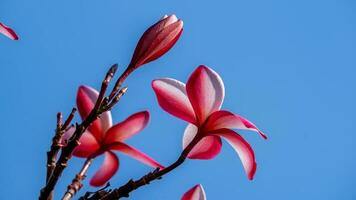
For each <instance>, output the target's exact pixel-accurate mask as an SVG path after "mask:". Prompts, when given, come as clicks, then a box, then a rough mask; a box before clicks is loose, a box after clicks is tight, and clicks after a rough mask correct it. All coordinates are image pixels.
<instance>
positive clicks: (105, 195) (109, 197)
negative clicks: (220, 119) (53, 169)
mask: <svg viewBox="0 0 356 200" xmlns="http://www.w3.org/2000/svg"><path fill="white" fill-rule="evenodd" d="M201 138H202V136H201V135H200V134H197V135H196V136H195V137H194V139H193V140H192V141H191V143H190V144H189V145H188V146H187V147H186V148H185V149H184V150H183V152H182V153H181V154H180V156H179V158H178V159H177V160H176V161H175V162H174V163H172V164H171V165H169V166H168V167H167V168H164V169H162V170H159V168H157V169H156V170H154V171H152V172H149V173H147V174H146V175H144V176H142V177H141V178H140V179H138V180H132V179H131V180H129V181H128V182H127V183H126V184H125V185H123V186H121V187H119V188H116V189H114V190H112V191H105V192H103V191H100V193H95V194H94V195H92V196H91V197H87V198H84V196H83V197H81V198H80V199H81V200H116V199H120V198H122V197H129V194H130V193H131V192H132V191H134V190H136V189H138V188H139V187H142V186H144V185H147V184H150V182H152V181H154V180H157V179H161V178H162V176H164V175H165V174H167V173H169V172H171V171H173V170H174V169H175V168H177V167H178V166H180V165H181V164H182V163H184V161H185V159H186V158H187V156H188V154H189V152H190V151H191V150H192V149H193V148H194V146H195V145H196V144H197V143H198V142H199V141H200V140H201Z"/></svg>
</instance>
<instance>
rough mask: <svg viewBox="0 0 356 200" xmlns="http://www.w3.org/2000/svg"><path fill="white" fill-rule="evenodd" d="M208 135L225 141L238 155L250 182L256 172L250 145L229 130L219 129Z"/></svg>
mask: <svg viewBox="0 0 356 200" xmlns="http://www.w3.org/2000/svg"><path fill="white" fill-rule="evenodd" d="M210 134H213V135H218V136H221V137H223V138H224V139H226V141H227V142H228V143H229V144H230V145H231V146H232V147H233V148H234V149H235V151H236V153H237V154H238V155H239V157H240V159H241V162H242V165H243V167H244V169H245V172H246V174H247V177H248V179H250V180H252V179H253V176H254V175H255V172H256V161H255V154H254V152H253V149H252V148H251V146H250V144H249V143H247V141H246V140H245V139H243V138H242V137H241V136H240V135H239V134H238V133H236V132H235V131H233V130H230V129H220V130H216V131H213V132H210Z"/></svg>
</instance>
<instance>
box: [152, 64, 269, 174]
mask: <svg viewBox="0 0 356 200" xmlns="http://www.w3.org/2000/svg"><path fill="white" fill-rule="evenodd" d="M152 87H153V89H154V91H155V93H156V96H157V99H158V103H159V105H160V106H161V107H162V109H163V110H165V111H166V112H168V113H170V114H172V115H174V116H176V117H178V118H180V119H183V120H185V121H187V122H189V125H188V126H187V128H186V130H185V133H184V137H183V148H185V147H186V146H187V145H188V144H189V143H190V142H191V141H192V140H193V138H194V137H195V136H198V137H200V138H201V140H200V141H199V143H197V144H196V145H195V146H194V148H193V149H192V151H190V153H189V155H188V158H190V159H212V158H214V157H215V156H216V155H217V154H219V152H220V150H221V146H222V143H221V137H223V138H224V139H226V140H227V142H228V143H230V144H231V146H232V147H233V148H234V149H235V151H236V152H237V154H238V155H239V156H240V159H241V161H242V164H243V167H244V169H245V172H246V173H247V176H248V178H249V179H250V180H252V179H253V176H254V174H255V171H256V162H255V156H254V152H253V150H252V148H251V146H250V145H249V144H248V143H247V141H245V140H244V139H243V138H242V137H241V136H240V135H239V134H238V133H236V132H235V131H233V130H231V129H243V130H252V131H256V132H258V133H259V134H260V135H261V136H262V137H263V138H265V139H266V138H267V137H266V135H265V134H264V133H262V132H261V131H260V130H259V129H258V128H257V127H256V126H255V125H254V124H253V123H252V122H250V121H248V120H247V119H245V118H243V117H242V116H240V115H236V114H233V113H231V112H229V111H226V110H220V108H221V105H222V103H223V100H224V95H225V90H224V84H223V81H222V80H221V78H220V76H219V75H218V74H217V73H216V72H215V71H213V70H212V69H210V68H209V67H206V66H203V65H202V66H199V67H198V68H197V69H196V70H195V71H194V72H193V74H192V75H191V76H190V77H189V80H188V82H187V85H185V84H184V83H182V82H180V81H177V80H174V79H171V78H163V79H158V80H154V81H153V82H152Z"/></svg>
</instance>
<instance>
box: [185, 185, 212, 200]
mask: <svg viewBox="0 0 356 200" xmlns="http://www.w3.org/2000/svg"><path fill="white" fill-rule="evenodd" d="M181 200H206V194H205V191H204V188H203V186H202V185H200V184H198V185H196V186H194V187H192V188H191V189H189V190H188V191H187V192H186V193H185V194H184V195H183V197H182V199H181Z"/></svg>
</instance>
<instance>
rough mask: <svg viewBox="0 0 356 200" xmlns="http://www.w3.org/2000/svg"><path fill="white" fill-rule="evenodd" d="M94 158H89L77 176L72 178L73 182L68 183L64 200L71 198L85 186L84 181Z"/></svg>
mask: <svg viewBox="0 0 356 200" xmlns="http://www.w3.org/2000/svg"><path fill="white" fill-rule="evenodd" d="M93 160H94V159H93V158H88V159H87V160H86V161H85V162H84V165H83V167H82V169H81V170H80V172H79V173H78V174H76V175H75V178H74V179H73V180H72V183H71V184H70V185H68V188H67V191H66V193H65V194H64V196H63V198H62V200H70V199H71V198H72V197H73V196H74V195H75V194H76V193H77V192H78V191H79V190H80V189H81V188H82V186H83V184H82V181H83V180H84V179H85V177H86V173H87V171H88V169H89V167H90V165H91V164H92V162H93Z"/></svg>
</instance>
